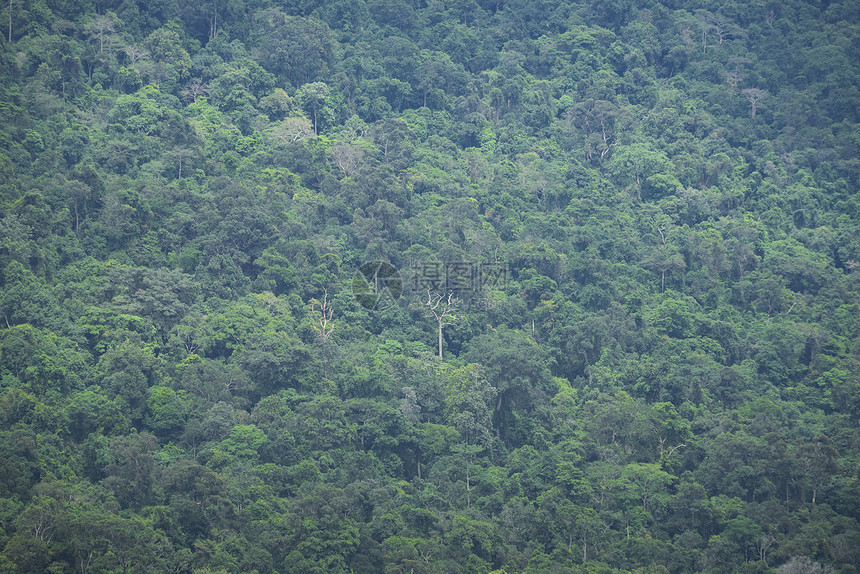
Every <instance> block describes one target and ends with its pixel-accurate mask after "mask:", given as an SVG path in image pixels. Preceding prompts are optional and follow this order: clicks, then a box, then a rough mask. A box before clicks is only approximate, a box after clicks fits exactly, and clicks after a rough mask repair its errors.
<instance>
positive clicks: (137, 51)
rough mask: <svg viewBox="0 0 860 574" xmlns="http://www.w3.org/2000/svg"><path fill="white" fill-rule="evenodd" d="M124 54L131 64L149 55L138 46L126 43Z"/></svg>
mask: <svg viewBox="0 0 860 574" xmlns="http://www.w3.org/2000/svg"><path fill="white" fill-rule="evenodd" d="M125 55H126V56H128V59H129V60H131V65H132V66H134V65H135V64H136V63H137V62H139V61H140V60H145V59H146V58H148V57H149V52H147V51H146V50H145V49H144V48H141V47H140V46H132V45H128V46H126V47H125Z"/></svg>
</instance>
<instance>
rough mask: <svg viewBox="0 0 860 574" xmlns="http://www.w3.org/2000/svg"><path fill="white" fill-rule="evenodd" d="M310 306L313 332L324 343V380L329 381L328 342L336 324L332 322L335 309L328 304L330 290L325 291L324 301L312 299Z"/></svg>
mask: <svg viewBox="0 0 860 574" xmlns="http://www.w3.org/2000/svg"><path fill="white" fill-rule="evenodd" d="M310 305H311V320H312V323H311V327H313V330H314V331H315V332H316V334H317V338H318V339H319V340H320V342H321V343H322V354H323V378H325V379H328V365H329V353H328V340H329V337H330V336H331V333H332V331H334V322H333V321H332V317H333V315H334V309H332V306H331V303H329V302H328V289H323V298H322V301H320V300H319V299H311V300H310Z"/></svg>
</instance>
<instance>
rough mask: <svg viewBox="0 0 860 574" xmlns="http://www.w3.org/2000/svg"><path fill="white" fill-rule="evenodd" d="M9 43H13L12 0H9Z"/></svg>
mask: <svg viewBox="0 0 860 574" xmlns="http://www.w3.org/2000/svg"><path fill="white" fill-rule="evenodd" d="M9 43H10V44H11V43H12V0H9Z"/></svg>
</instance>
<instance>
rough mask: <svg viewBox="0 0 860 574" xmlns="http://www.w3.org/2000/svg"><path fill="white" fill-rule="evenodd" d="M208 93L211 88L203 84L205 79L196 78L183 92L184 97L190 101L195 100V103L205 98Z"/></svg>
mask: <svg viewBox="0 0 860 574" xmlns="http://www.w3.org/2000/svg"><path fill="white" fill-rule="evenodd" d="M208 93H209V86H208V85H207V84H206V83H204V82H203V78H194V79H193V80H191V81H190V82H188V86H187V87H186V88H185V89H184V90H182V95H183V96H184V97H185V98H187V99H189V100H194V102H195V103H196V102H197V98H198V97H199V96H203V95H205V94H208Z"/></svg>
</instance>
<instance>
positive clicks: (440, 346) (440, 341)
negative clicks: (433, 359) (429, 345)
mask: <svg viewBox="0 0 860 574" xmlns="http://www.w3.org/2000/svg"><path fill="white" fill-rule="evenodd" d="M439 358H440V359H441V358H442V321H439Z"/></svg>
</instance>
